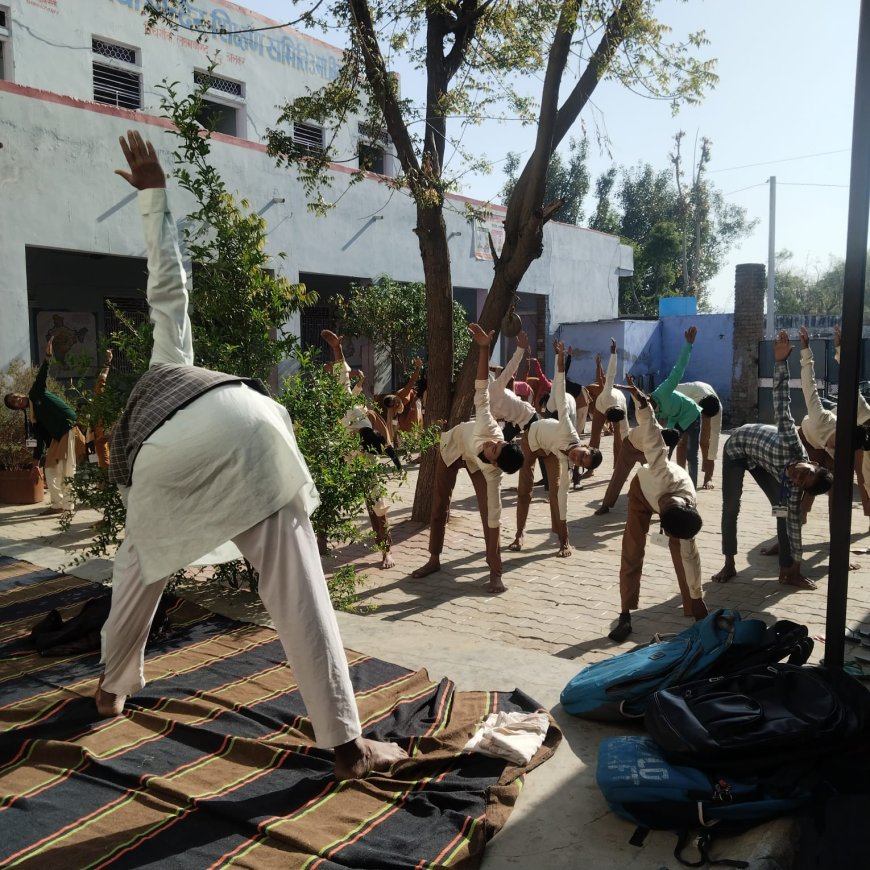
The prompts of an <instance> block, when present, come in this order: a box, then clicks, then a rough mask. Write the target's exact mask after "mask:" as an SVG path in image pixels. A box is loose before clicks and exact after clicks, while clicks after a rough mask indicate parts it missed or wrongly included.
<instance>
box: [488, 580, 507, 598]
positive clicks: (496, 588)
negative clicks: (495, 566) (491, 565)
mask: <svg viewBox="0 0 870 870" xmlns="http://www.w3.org/2000/svg"><path fill="white" fill-rule="evenodd" d="M486 591H487V592H489V593H490V594H491V595H498V594H499V593H501V592H507V586H505V585H504V583H503V582H502V579H501V577H500V576H495V575H490V578H489V584H488V585H487V587H486Z"/></svg>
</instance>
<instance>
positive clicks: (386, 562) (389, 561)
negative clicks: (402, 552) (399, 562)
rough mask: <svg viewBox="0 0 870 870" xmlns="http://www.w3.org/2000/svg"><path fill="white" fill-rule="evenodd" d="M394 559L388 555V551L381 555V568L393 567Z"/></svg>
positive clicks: (394, 564)
mask: <svg viewBox="0 0 870 870" xmlns="http://www.w3.org/2000/svg"><path fill="white" fill-rule="evenodd" d="M395 566H396V560H395V559H394V558H393V557H392V556H391V555H390V553H389V551H387V552H386V553H384V554H383V555H382V556H381V568H395Z"/></svg>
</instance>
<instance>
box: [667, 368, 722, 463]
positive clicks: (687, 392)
mask: <svg viewBox="0 0 870 870" xmlns="http://www.w3.org/2000/svg"><path fill="white" fill-rule="evenodd" d="M674 392H676V393H682V394H683V395H684V396H688V397H689V398H690V399H691V400H692V401H693V402H695V404H696V405H700V404H701V400H702V399H706V398H707V396H716V398H717V399H718V398H719V396H717V395H716V391H715V390H714V389H713V388H712V387H711V386H710V385H709V384H705V383H704V382H703V381H686V383H684V384H677V386H676V388H675V389H674ZM705 419H708V420H709V421H710V451H709V456H705V457H704V459H715V458H716V456H717V455H718V452H719V436H720V435H721V434H722V403H721V402H720V403H719V412H718V413H716V414H714V415H713V416H712V417H706V415H705V416H704V417H702V419H701V422H702V423H703V421H704V420H705Z"/></svg>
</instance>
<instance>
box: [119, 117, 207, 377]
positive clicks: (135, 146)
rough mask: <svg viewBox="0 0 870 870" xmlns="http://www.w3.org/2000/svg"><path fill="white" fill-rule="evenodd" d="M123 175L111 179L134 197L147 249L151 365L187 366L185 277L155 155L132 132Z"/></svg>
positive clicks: (190, 340) (123, 142) (189, 341)
mask: <svg viewBox="0 0 870 870" xmlns="http://www.w3.org/2000/svg"><path fill="white" fill-rule="evenodd" d="M120 143H121V150H122V151H123V152H124V157H125V158H126V160H127V165H128V166H129V168H130V171H129V172H126V171H124V170H122V169H116V170H115V174H116V175H120V176H121V178H123V179H124V180H125V181H127V182H128V183H129V184H131V185H132V186H133V187H135V188H136V189H137V190H138V191H139V207H140V209H141V212H142V222H143V225H144V229H145V244H146V246H147V249H148V286H147V289H146V293H147V295H148V308H149V312H150V317H151V322H152V323H153V324H154V347H153V349H152V351H151V365H152V366H153V365H157V364H159V363H176V364H179V365H188V366H190V365H193V338H192V333H191V329H190V318H189V316H188V310H187V306H188V296H187V275H186V274H185V271H184V266H183V265H182V261H181V252H180V251H179V249H178V236H177V233H176V230H175V222H174V221H173V219H172V214H171V213H170V211H169V206H168V205H167V201H166V176H165V175H164V174H163V169H162V167H161V166H160V161H159V160H158V159H157V152H156V151H155V150H154V146H153V145H152V144H151V143H150V142H146V141H145V140H144V139H143V138H142V136H141V135H140V134H139V133H137V132H136V131H135V130H130V131H129V132H128V133H127V138H126V139H125V138H124V137H123V136H122V137H121V139H120Z"/></svg>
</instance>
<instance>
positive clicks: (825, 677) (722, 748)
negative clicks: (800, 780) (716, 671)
mask: <svg viewBox="0 0 870 870" xmlns="http://www.w3.org/2000/svg"><path fill="white" fill-rule="evenodd" d="M644 721H645V724H646V728H647V730H648V731H649V733H650V735H651V736H652V737H653V739H654V740H655V741H656V743H658V745H659V746H660V747H661V749H662V751H663V752H664V754H665V755H666V756H667V757H668V758H669V759H671V760H672V761H676V762H679V763H684V764H690V765H695V766H703V767H710V766H711V765H720V764H728V765H729V767H730V768H732V769H733V767H734V765H735V764H744V765H749V766H753V767H754V768H755V769H761V768H766V769H769V768H771V767H773V766H776V765H777V764H780V763H788V762H789V760H790V759H794V757H795V756H799V757H800V758H801V759H802V760H803V761H806V760H807V759H808V758H821V757H823V756H825V755H826V754H832V753H835V752H842V751H844V750H845V749H847V748H848V746H850V745H851V744H853V743H854V742H855V741H856V740H858V739H859V738H861V737H866V735H867V733H868V724H870V692H868V691H867V689H866V688H865V687H864V686H863V685H862V684H861V683H859V682H858V681H857V680H855V679H854V678H853V677H850V676H849V675H848V674H845V673H843V672H842V671H839V670H833V669H828V668H824V667H812V668H807V667H803V668H802V667H797V666H795V665H788V664H775V665H767V666H766V667H760V668H754V669H752V670H748V671H743V672H742V673H738V674H734V675H732V676H726V677H713V678H709V679H704V680H698V681H697V682H693V683H687V684H685V685H682V686H675V687H673V688H670V689H663V690H662V691H660V692H656V694H655V695H654V696H653V699H652V703H651V704H650V705H649V707H648V708H647V712H646V716H645V720H644Z"/></svg>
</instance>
